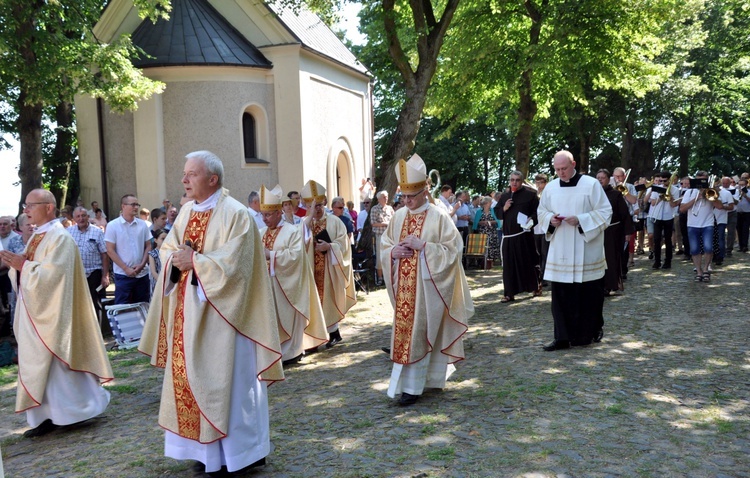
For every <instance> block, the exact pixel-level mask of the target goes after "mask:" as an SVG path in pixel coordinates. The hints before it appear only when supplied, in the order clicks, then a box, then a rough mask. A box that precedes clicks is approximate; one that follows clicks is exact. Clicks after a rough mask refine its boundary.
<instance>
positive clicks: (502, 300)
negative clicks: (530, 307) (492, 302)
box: [500, 295, 516, 304]
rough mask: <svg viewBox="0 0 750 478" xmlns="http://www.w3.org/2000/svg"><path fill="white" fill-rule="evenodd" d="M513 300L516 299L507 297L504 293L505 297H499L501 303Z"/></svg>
mask: <svg viewBox="0 0 750 478" xmlns="http://www.w3.org/2000/svg"><path fill="white" fill-rule="evenodd" d="M514 300H516V299H514V298H513V297H508V296H507V295H506V296H505V297H503V298H502V299H500V302H502V303H503V304H505V303H506V302H513V301H514Z"/></svg>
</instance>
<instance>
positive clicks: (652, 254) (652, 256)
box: [648, 251, 654, 261]
mask: <svg viewBox="0 0 750 478" xmlns="http://www.w3.org/2000/svg"><path fill="white" fill-rule="evenodd" d="M653 259H654V251H651V252H649V253H648V260H650V261H651V260H653Z"/></svg>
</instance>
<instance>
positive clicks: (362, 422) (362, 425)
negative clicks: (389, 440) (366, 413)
mask: <svg viewBox="0 0 750 478" xmlns="http://www.w3.org/2000/svg"><path fill="white" fill-rule="evenodd" d="M373 425H375V422H373V421H372V420H368V419H365V420H360V421H358V422H357V423H355V424H354V425H353V427H354V428H370V427H371V426H373Z"/></svg>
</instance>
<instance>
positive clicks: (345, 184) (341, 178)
mask: <svg viewBox="0 0 750 478" xmlns="http://www.w3.org/2000/svg"><path fill="white" fill-rule="evenodd" d="M351 176H352V174H351V168H350V167H349V158H348V157H347V156H346V153H344V152H343V151H340V152H339V155H338V158H336V194H337V195H338V196H342V197H343V198H344V200H345V201H353V200H354V198H353V197H352V190H353V188H352V180H351Z"/></svg>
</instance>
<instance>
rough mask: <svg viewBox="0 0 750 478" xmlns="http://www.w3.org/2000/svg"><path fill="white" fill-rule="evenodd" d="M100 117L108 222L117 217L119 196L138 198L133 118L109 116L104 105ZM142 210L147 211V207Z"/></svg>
mask: <svg viewBox="0 0 750 478" xmlns="http://www.w3.org/2000/svg"><path fill="white" fill-rule="evenodd" d="M102 115H103V116H102V123H103V125H104V128H103V129H104V154H105V158H106V164H107V188H108V191H109V216H108V219H110V220H111V219H114V218H115V217H117V216H119V214H120V198H121V197H122V196H124V195H125V194H136V195H137V194H138V186H137V182H136V171H135V145H134V141H133V133H134V131H133V114H132V113H115V112H111V111H110V109H109V107H108V106H107V105H106V104H105V105H104V108H103V110H102ZM86 166H88V164H86V165H84V164H81V168H83V167H86ZM95 199H96V198H93V199H92V200H95ZM145 206H146V207H149V206H148V205H145Z"/></svg>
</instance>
